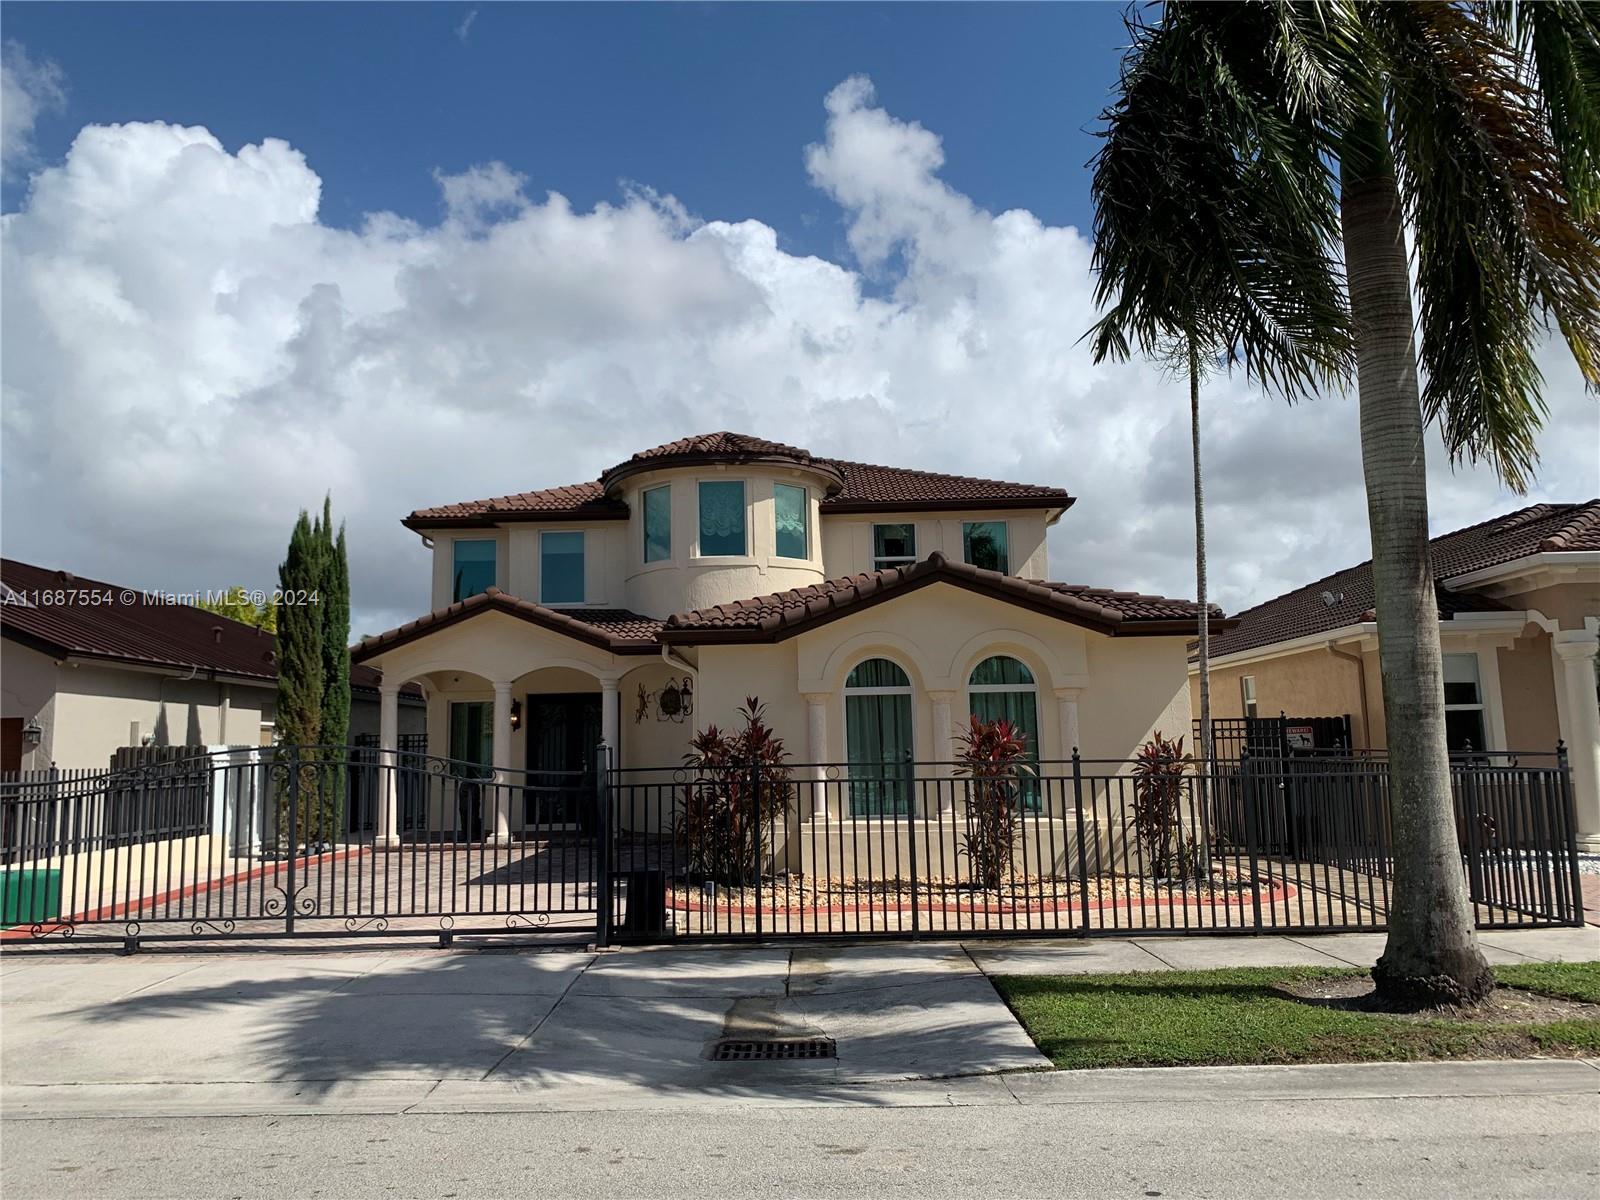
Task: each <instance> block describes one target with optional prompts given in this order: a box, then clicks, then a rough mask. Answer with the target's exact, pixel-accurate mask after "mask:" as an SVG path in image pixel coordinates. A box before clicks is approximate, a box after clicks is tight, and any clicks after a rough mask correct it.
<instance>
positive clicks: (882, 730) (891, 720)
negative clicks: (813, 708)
mask: <svg viewBox="0 0 1600 1200" xmlns="http://www.w3.org/2000/svg"><path fill="white" fill-rule="evenodd" d="M844 689H845V690H844V726H845V728H844V737H845V755H846V761H847V762H848V763H849V765H850V815H851V816H853V817H893V816H906V815H908V814H910V812H911V769H912V768H911V681H910V680H909V679H907V678H906V673H905V672H904V671H903V670H901V669H900V668H899V667H898V666H896V665H895V664H894V663H892V662H890V661H889V660H888V659H886V658H869V659H867V661H866V662H864V663H860V664H858V665H857V666H856V668H855V670H853V671H851V672H850V675H849V678H847V679H846V680H845V684H844Z"/></svg>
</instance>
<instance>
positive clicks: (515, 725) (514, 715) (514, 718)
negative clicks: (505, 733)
mask: <svg viewBox="0 0 1600 1200" xmlns="http://www.w3.org/2000/svg"><path fill="white" fill-rule="evenodd" d="M521 728H522V701H521V700H513V701H512V702H511V731H512V732H513V733H515V732H516V731H517V730H519V729H521Z"/></svg>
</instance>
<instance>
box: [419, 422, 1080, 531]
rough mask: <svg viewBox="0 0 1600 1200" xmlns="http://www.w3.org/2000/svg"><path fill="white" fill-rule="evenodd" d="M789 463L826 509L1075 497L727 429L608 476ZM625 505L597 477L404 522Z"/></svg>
mask: <svg viewBox="0 0 1600 1200" xmlns="http://www.w3.org/2000/svg"><path fill="white" fill-rule="evenodd" d="M753 460H761V461H790V462H793V463H795V464H796V465H799V466H808V467H811V468H813V469H816V470H819V471H822V472H823V473H825V474H827V475H830V476H837V477H838V480H839V481H840V486H839V489H838V490H837V491H834V492H832V493H830V494H829V495H827V496H825V497H824V498H823V500H822V509H823V511H824V512H837V513H847V512H891V511H894V510H897V509H898V510H902V511H906V510H910V511H916V510H919V509H949V508H961V507H970V508H981V507H988V508H1019V507H1027V508H1067V507H1070V506H1071V504H1072V502H1073V498H1072V496H1070V495H1068V494H1067V493H1066V492H1065V491H1063V490H1061V489H1060V488H1054V487H1043V486H1041V485H1038V484H1030V483H1008V482H1005V481H1004V480H997V479H979V478H975V477H972V476H967V475H948V474H942V473H940V472H937V471H917V470H911V469H909V468H905V467H885V466H878V465H876V464H873V463H858V462H849V461H847V460H844V459H833V458H822V457H820V456H817V455H813V454H812V453H811V452H810V451H809V450H804V449H801V448H800V447H797V446H788V445H785V444H784V443H782V442H771V441H766V440H764V439H761V438H755V437H750V436H749V435H747V434H742V433H730V432H728V431H726V430H724V431H721V432H718V433H707V434H699V435H697V436H695V437H689V438H680V439H678V440H677V441H675V442H667V443H665V444H664V445H661V446H653V447H651V448H650V449H648V450H641V451H639V453H637V454H635V455H633V456H632V457H631V458H629V459H628V460H627V461H626V462H623V463H619V464H618V465H617V466H615V467H613V468H611V469H610V470H609V471H607V472H606V473H605V476H604V477H603V479H604V480H612V479H619V478H621V477H623V476H625V475H626V474H629V473H631V472H633V471H637V470H645V469H652V468H655V467H665V466H670V465H673V464H674V463H679V464H690V463H694V462H716V461H725V462H748V461H753ZM627 516H628V508H627V505H626V504H624V503H622V502H621V501H620V500H614V499H608V498H607V497H606V495H605V491H604V487H603V485H602V480H596V481H594V482H593V483H578V484H571V485H568V486H564V487H553V488H544V489H543V490H541V491H534V492H518V493H516V494H514V495H509V496H492V497H489V498H487V499H484V500H467V501H463V502H461V503H459V504H446V505H442V506H440V507H437V508H422V509H418V510H417V511H415V512H413V513H412V514H411V515H410V516H409V517H407V518H406V520H405V524H406V525H408V526H410V527H412V528H414V529H415V528H426V527H429V526H441V525H450V524H489V523H493V522H494V521H499V520H513V521H515V520H523V521H527V520H623V519H626V517H627Z"/></svg>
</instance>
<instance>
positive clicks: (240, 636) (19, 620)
mask: <svg viewBox="0 0 1600 1200" xmlns="http://www.w3.org/2000/svg"><path fill="white" fill-rule="evenodd" d="M0 581H3V582H4V584H5V586H6V587H7V588H8V589H10V591H11V593H15V594H16V595H17V596H20V597H21V600H22V601H25V602H24V603H18V602H16V601H14V600H11V599H10V598H9V595H8V599H7V602H6V603H4V604H0V633H3V634H4V635H5V636H6V637H9V638H12V639H13V640H15V641H17V642H20V643H22V644H23V645H27V646H31V647H33V648H34V649H36V650H39V651H41V652H43V653H45V654H49V655H51V656H52V657H55V658H68V657H72V658H94V659H103V660H105V661H107V662H115V663H131V664H137V665H142V666H157V667H174V668H179V669H194V668H198V669H199V670H200V671H202V672H207V673H212V672H214V673H216V674H220V675H234V676H240V677H243V678H247V679H259V680H261V681H262V682H263V683H271V682H272V681H273V680H276V679H277V677H278V666H277V660H276V653H277V639H276V638H274V637H273V635H272V634H270V633H266V632H264V631H263V630H260V629H257V628H255V627H254V626H251V625H245V624H243V623H242V622H239V621H235V620H232V619H231V618H229V617H223V616H218V615H217V614H216V613H213V612H207V611H206V610H205V609H202V608H193V607H191V606H189V605H187V604H162V603H158V602H157V601H156V600H154V599H151V598H149V597H147V596H145V595H144V594H143V593H142V592H141V591H139V590H138V589H136V588H126V587H124V586H122V585H121V584H116V583H106V582H104V581H102V580H98V579H87V578H85V577H83V576H81V575H73V574H71V573H70V572H67V571H56V570H51V569H50V568H48V567H38V566H34V565H32V564H31V563H25V562H18V561H17V560H16V559H13V558H7V559H0ZM40 592H43V593H46V600H47V602H46V603H42V604H41V603H36V602H34V600H35V597H36V596H37V594H38V593H40ZM63 592H91V593H101V594H105V593H109V594H110V595H111V597H112V603H110V604H99V603H61V604H58V603H52V602H48V597H49V594H51V593H63ZM124 596H127V597H128V599H124ZM65 598H67V597H63V599H65ZM382 678H383V675H382V673H381V672H379V671H376V670H373V669H372V668H371V667H360V666H356V667H352V668H351V672H350V684H351V686H352V687H356V688H360V689H363V690H367V689H375V688H376V687H377V686H378V683H379V681H380V680H381V679H382ZM413 691H415V689H413ZM417 694H420V693H417Z"/></svg>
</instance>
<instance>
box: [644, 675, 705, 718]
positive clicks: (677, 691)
mask: <svg viewBox="0 0 1600 1200" xmlns="http://www.w3.org/2000/svg"><path fill="white" fill-rule="evenodd" d="M652 708H653V709H655V713H656V720H658V721H672V722H674V723H676V724H679V725H681V724H682V723H683V722H684V721H687V720H688V719H689V718H690V717H692V716H693V715H694V682H693V681H692V680H691V679H690V678H689V676H687V675H685V676H684V677H683V678H682V679H671V678H669V679H668V680H667V681H666V683H664V684H662V685H661V686H660V687H659V688H657V689H656V690H655V691H653V692H652V691H648V690H647V689H646V688H645V686H644V684H642V683H641V684H640V685H639V699H638V703H637V704H636V705H635V706H634V710H633V723H634V724H635V725H639V724H642V723H643V722H644V719H645V717H647V716H649V715H650V710H651V709H652Z"/></svg>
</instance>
